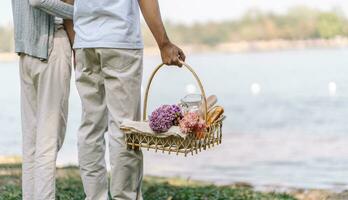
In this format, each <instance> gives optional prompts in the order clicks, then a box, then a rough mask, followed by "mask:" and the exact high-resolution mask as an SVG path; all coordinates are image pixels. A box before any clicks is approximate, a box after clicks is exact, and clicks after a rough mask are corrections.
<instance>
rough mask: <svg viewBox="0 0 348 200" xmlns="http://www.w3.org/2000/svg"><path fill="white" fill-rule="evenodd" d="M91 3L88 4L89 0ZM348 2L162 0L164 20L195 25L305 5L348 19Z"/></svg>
mask: <svg viewBox="0 0 348 200" xmlns="http://www.w3.org/2000/svg"><path fill="white" fill-rule="evenodd" d="M87 1H88V0H87ZM347 1H348V0H239V1H236V0H159V2H160V6H161V11H162V16H163V18H164V19H168V20H171V21H174V22H183V23H193V22H205V21H221V20H226V19H236V18H238V17H240V16H241V15H242V14H243V13H244V12H245V11H247V10H249V9H252V8H257V9H260V10H264V11H272V12H276V13H284V12H286V11H287V10H288V9H289V8H291V7H294V6H299V5H305V6H308V7H311V8H317V9H320V10H331V9H333V8H335V7H336V8H340V9H342V11H344V12H345V14H346V15H348V2H347ZM11 12H12V9H11V0H1V2H0V25H4V24H8V23H11V21H12V13H11Z"/></svg>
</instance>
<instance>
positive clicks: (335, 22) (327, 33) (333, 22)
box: [318, 13, 344, 38]
mask: <svg viewBox="0 0 348 200" xmlns="http://www.w3.org/2000/svg"><path fill="white" fill-rule="evenodd" d="M343 30H344V25H343V19H341V18H340V17H339V16H338V15H337V14H336V13H321V14H320V15H319V20H318V33H319V36H320V37H321V38H333V37H336V36H342V35H343V33H344V32H343Z"/></svg>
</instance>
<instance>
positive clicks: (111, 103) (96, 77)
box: [76, 48, 143, 200]
mask: <svg viewBox="0 0 348 200" xmlns="http://www.w3.org/2000/svg"><path fill="white" fill-rule="evenodd" d="M142 57H143V52H142V50H141V49H138V50H129V49H128V50H127V49H95V48H91V49H77V51H76V59H77V66H76V86H77V90H78V92H79V95H80V97H81V102H82V108H83V111H82V123H81V126H80V129H79V132H78V154H79V156H78V157H79V165H80V172H81V177H82V181H83V186H84V191H85V193H86V196H87V197H86V200H106V199H108V181H107V180H108V178H107V177H108V176H107V171H106V167H105V165H106V164H105V140H104V134H105V133H106V132H108V133H109V134H108V136H109V144H108V145H109V149H110V162H111V163H110V164H111V180H110V194H111V197H112V199H117V200H139V199H142V196H141V182H142V177H143V156H142V152H141V151H139V150H138V151H133V150H127V148H126V146H125V142H124V135H123V133H122V132H121V131H120V129H119V126H120V123H121V122H122V120H124V119H131V120H139V119H140V106H141V103H140V96H141V89H140V88H141V80H142V70H143V69H142V67H143V66H142Z"/></svg>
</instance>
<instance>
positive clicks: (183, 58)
mask: <svg viewBox="0 0 348 200" xmlns="http://www.w3.org/2000/svg"><path fill="white" fill-rule="evenodd" d="M179 57H180V59H181V60H182V61H184V62H185V60H186V56H185V54H184V52H183V51H182V50H181V49H180V50H179Z"/></svg>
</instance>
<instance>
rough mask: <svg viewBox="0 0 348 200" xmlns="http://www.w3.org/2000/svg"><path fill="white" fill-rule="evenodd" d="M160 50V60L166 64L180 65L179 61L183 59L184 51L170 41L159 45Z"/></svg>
mask: <svg viewBox="0 0 348 200" xmlns="http://www.w3.org/2000/svg"><path fill="white" fill-rule="evenodd" d="M160 51H161V57H162V62H163V63H164V64H166V65H177V66H180V67H181V66H182V64H181V62H180V61H185V59H186V56H185V54H184V52H183V51H182V50H181V49H180V48H179V47H177V46H176V45H174V44H173V43H171V42H169V43H167V44H165V45H163V46H161V47H160Z"/></svg>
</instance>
